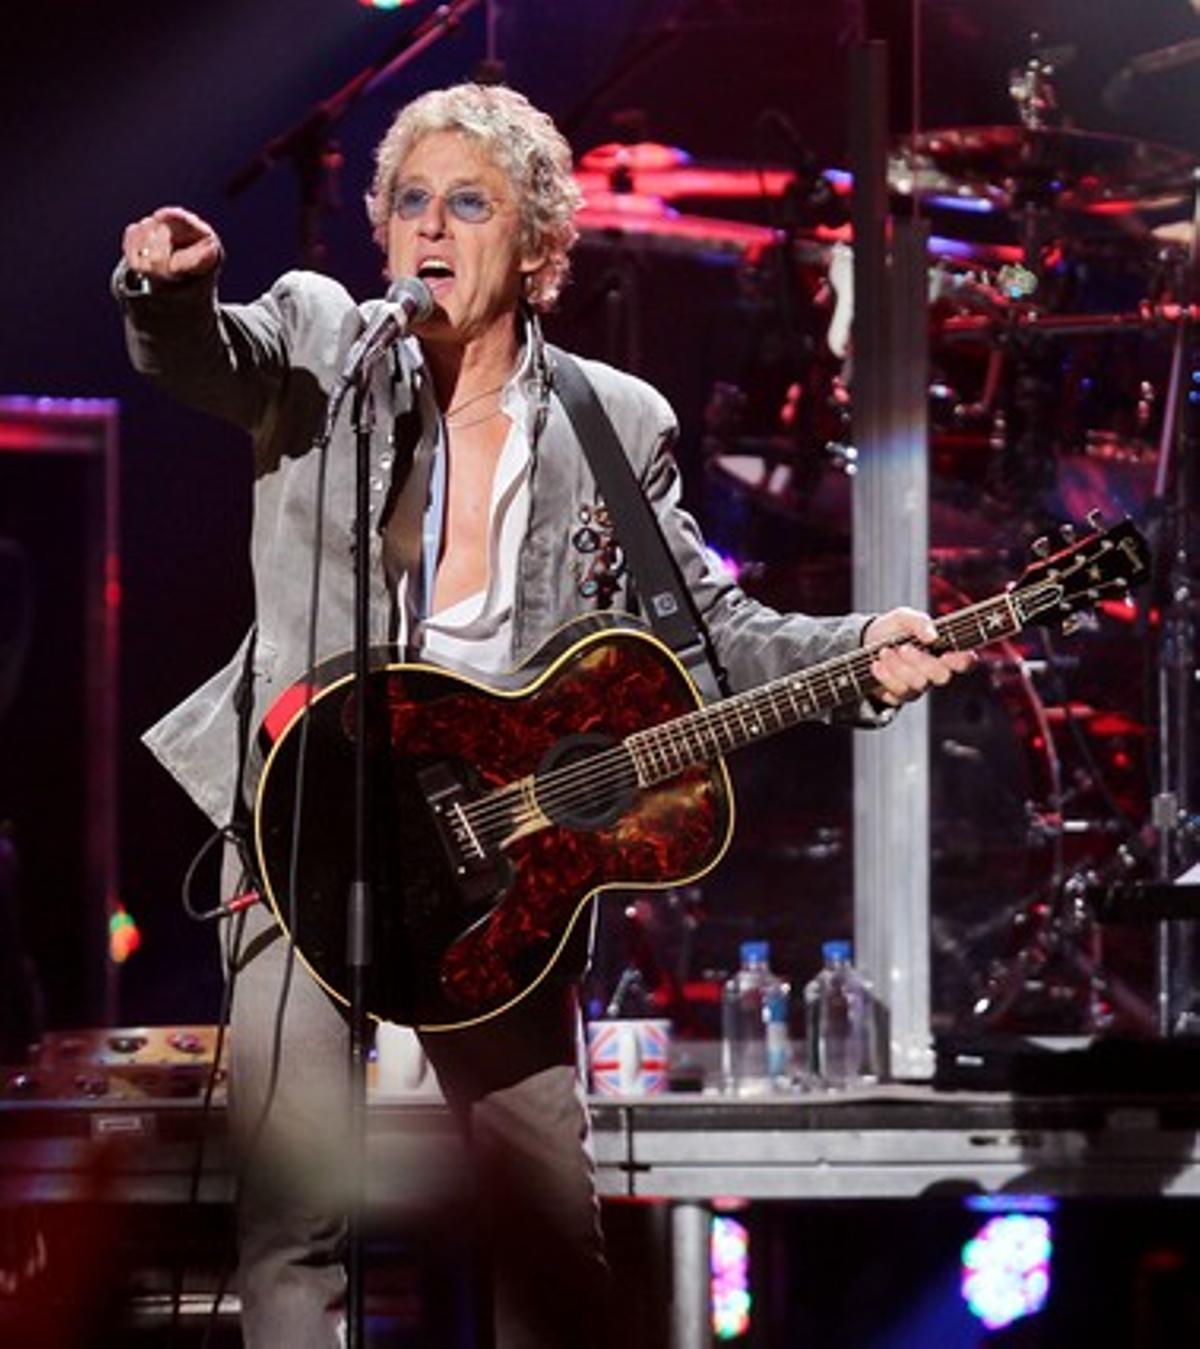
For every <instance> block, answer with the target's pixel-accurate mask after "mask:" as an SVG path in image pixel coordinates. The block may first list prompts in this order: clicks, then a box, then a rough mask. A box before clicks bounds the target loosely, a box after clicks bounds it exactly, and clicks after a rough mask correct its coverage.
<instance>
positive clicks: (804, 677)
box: [624, 592, 1024, 786]
mask: <svg viewBox="0 0 1200 1349" xmlns="http://www.w3.org/2000/svg"><path fill="white" fill-rule="evenodd" d="M934 626H935V627H936V629H937V634H938V635H937V640H936V642H934V643H933V644H932V645H931V647H930V648H929V649H930V650H932V651H934V652H941V651H970V650H973V649H974V648H975V647H978V646H984V645H985V644H987V643H988V642H997V641H1003V640H1004V639H1005V638H1006V637H1012V636H1014V635H1015V634H1016V633H1018V632H1020V631H1021V629H1022V627H1023V626H1024V622H1023V619H1022V617H1021V614H1020V611H1019V609H1018V606H1017V605H1016V603H1014V600H1013V597H1012V595H1011V594H1010V593H1009V592H1005V593H1003V594H1000V595H995V596H993V597H992V598H991V599H987V600H981V601H980V602H979V603H978V604H971V605H968V606H967V607H966V608H965V609H958V610H956V611H955V612H954V613H952V614H947V615H945V616H944V617H942V618H939V619H937V620H935V623H934ZM887 645H889V643H878V644H876V645H873V646H865V647H860V648H859V649H858V650H856V651H851V652H848V653H847V654H846V655H843V656H835V657H833V658H832V659H830V660H825V661H822V662H820V664H818V665H810V666H809V667H808V668H807V669H804V670H799V671H797V672H796V673H794V674H788V675H783V676H781V677H780V678H779V679H774V680H772V681H771V682H770V683H769V684H763V685H761V686H760V687H759V688H756V689H751V690H749V691H748V692H746V693H738V694H734V695H733V696H732V697H730V698H724V699H722V700H721V701H720V702H718V703H714V704H713V705H712V706H711V707H704V708H698V709H697V710H696V711H695V712H688V713H686V714H685V715H684V716H682V717H676V718H675V719H674V720H672V721H667V722H663V723H662V724H661V725H659V726H654V727H651V728H649V729H648V730H643V731H638V732H636V733H635V734H633V735H631V736H628V737H627V738H626V740H625V742H624V743H625V747H626V749H627V750H628V752H629V754H630V756H631V757H632V759H633V762H634V766H635V767H636V769H637V775H638V781H639V783H640V784H641V785H642V786H648V785H649V784H651V783H654V782H662V781H665V780H667V779H669V778H672V777H675V776H676V775H677V774H678V773H680V772H682V771H684V770H685V769H687V768H691V767H695V766H698V765H700V764H704V763H709V762H711V761H712V760H713V759H715V758H717V757H718V756H720V755H722V754H728V753H731V752H732V751H733V750H735V749H741V747H742V746H743V745H750V744H754V743H755V742H757V741H760V740H765V739H767V738H768V737H769V736H772V735H777V734H778V733H779V732H780V731H786V730H788V729H789V728H790V727H792V726H796V725H798V724H799V723H800V722H802V721H813V720H815V719H816V718H818V717H821V716H823V715H825V714H826V713H828V712H832V711H834V710H835V709H836V708H839V707H846V706H849V705H851V704H854V703H857V702H860V701H861V700H862V699H863V698H869V697H870V696H871V695H873V694H875V693H878V692H879V691H880V685H879V682H878V680H876V679H875V677H874V676H873V675H872V674H871V665H872V663H873V662H874V660H875V657H876V656H877V655H878V654H879V652H880V651H882V650H883V649H884V647H885V646H887Z"/></svg>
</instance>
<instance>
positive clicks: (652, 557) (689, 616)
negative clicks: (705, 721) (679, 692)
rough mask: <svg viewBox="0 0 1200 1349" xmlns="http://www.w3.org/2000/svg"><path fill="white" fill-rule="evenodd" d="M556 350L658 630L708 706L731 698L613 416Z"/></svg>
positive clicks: (583, 438)
mask: <svg viewBox="0 0 1200 1349" xmlns="http://www.w3.org/2000/svg"><path fill="white" fill-rule="evenodd" d="M548 350H549V352H550V354H551V356H552V358H553V381H554V392H555V393H556V394H557V395H558V400H559V402H560V403H561V404H562V405H563V408H564V410H565V411H566V414H567V416H568V417H569V418H570V419H571V425H572V426H573V427H574V428H575V434H576V436H577V437H578V438H579V443H580V444H581V445H582V446H583V452H584V454H585V455H586V456H587V460H588V464H589V465H590V467H591V470H592V475H593V476H594V477H595V479H596V484H597V486H598V487H599V488H600V494H601V496H603V498H604V500H605V502H606V503H607V505H608V508H609V510H610V511H611V512H612V516H613V522H614V524H615V526H616V532H617V537H618V538H619V539H620V540H621V546H622V548H623V549H624V550H625V554H626V556H627V557H628V559H629V566H630V569H631V571H632V572H633V575H634V577H635V578H636V580H637V584H638V590H639V591H640V593H641V595H642V596H643V598H644V601H645V608H646V614H647V617H648V618H649V620H650V626H651V627H652V628H653V629H654V632H655V635H656V636H657V637H658V638H659V639H660V640H661V641H662V642H664V643H665V644H666V645H667V646H669V647H670V648H671V650H672V651H673V652H674V653H675V655H676V656H677V657H678V659H679V661H680V662H681V664H682V665H683V666H684V668H685V669H686V670H687V671H688V673H689V674H690V675H691V676H692V678H693V680H694V681H695V683H696V686H697V687H698V688H699V690H700V692H701V694H702V695H703V696H704V700H705V702H714V701H716V700H718V699H720V698H723V697H726V696H727V695H728V693H729V688H728V683H727V680H726V677H725V671H724V669H723V668H722V667H721V664H720V662H719V661H718V660H717V656H716V652H715V650H714V649H713V644H712V638H711V637H710V635H709V632H708V629H707V628H706V627H705V625H704V621H703V620H702V619H701V617H700V613H699V611H698V610H697V608H696V602H695V600H694V599H693V598H692V596H691V594H690V592H689V591H688V588H687V586H686V585H684V583H683V576H682V575H681V574H680V571H679V564H678V563H677V562H676V560H675V556H674V554H673V553H672V552H671V550H670V549H669V548H668V547H667V541H666V539H664V538H663V533H662V527H661V526H660V525H659V523H658V518H657V517H656V516H655V514H654V512H653V510H651V508H650V503H649V502H648V501H647V500H646V496H645V493H644V492H643V491H642V489H641V487H640V485H639V484H638V481H637V479H636V478H635V477H634V474H633V469H632V467H631V466H630V463H629V456H628V455H627V454H626V453H625V450H624V448H623V446H622V445H621V442H620V440H619V439H618V438H617V433H616V430H615V429H614V427H613V424H612V421H611V420H610V419H609V416H608V413H607V412H605V410H604V408H603V406H602V405H601V402H600V399H599V398H598V397H597V396H596V391H595V389H593V388H592V385H591V381H590V380H589V379H588V377H587V376H586V375H585V374H584V373H583V369H582V367H581V366H580V364H579V362H578V361H576V360H575V358H574V357H573V356H570V355H568V353H567V352H565V351H563V350H561V348H559V347H554V346H551V347H549V348H548Z"/></svg>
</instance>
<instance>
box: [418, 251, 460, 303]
mask: <svg viewBox="0 0 1200 1349" xmlns="http://www.w3.org/2000/svg"><path fill="white" fill-rule="evenodd" d="M417 276H419V277H420V279H421V280H422V281H424V282H425V284H426V285H427V286H428V287H429V288H430V290H432V291H433V292H434V293H435V294H436V293H437V291H438V290H439V289H445V287H446V286H448V285H449V284H450V282H451V281H453V280H454V268H453V267H451V266H450V264H449V263H448V262H444V261H443V260H442V259H441V258H426V259H425V261H424V262H423V263H421V265H420V266H419V267H418V268H417Z"/></svg>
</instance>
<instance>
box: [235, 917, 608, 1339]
mask: <svg viewBox="0 0 1200 1349" xmlns="http://www.w3.org/2000/svg"><path fill="white" fill-rule="evenodd" d="M235 921H237V920H235ZM238 946H239V955H238V958H237V960H236V964H235V969H236V973H235V975H234V987H233V1005H232V1011H231V1038H230V1061H229V1091H230V1115H231V1121H232V1127H233V1130H234V1133H235V1137H237V1138H239V1139H241V1140H242V1141H243V1142H245V1141H246V1140H247V1139H248V1137H249V1136H250V1134H251V1133H252V1132H253V1131H254V1130H255V1129H256V1126H257V1125H258V1123H259V1121H260V1117H261V1116H262V1111H263V1105H264V1102H265V1101H266V1100H267V1097H268V1094H269V1093H271V1091H272V1079H273V1080H274V1086H273V1097H272V1100H271V1105H270V1109H269V1112H268V1113H267V1115H266V1122H265V1125H264V1126H263V1127H262V1131H261V1134H260V1135H259V1137H258V1139H257V1142H256V1144H255V1146H254V1150H253V1155H252V1156H250V1157H249V1159H248V1163H247V1165H246V1167H245V1171H244V1181H243V1190H242V1195H241V1202H240V1205H239V1212H238V1233H239V1263H238V1288H239V1293H240V1296H241V1299H242V1328H243V1335H244V1339H245V1343H246V1345H247V1346H248V1349H283V1347H284V1346H286V1347H287V1349H331V1347H332V1346H336V1345H340V1344H343V1343H344V1331H345V1327H344V1316H343V1311H344V1307H343V1303H344V1296H345V1273H344V1269H343V1265H342V1259H343V1255H344V1244H345V1233H346V1224H345V1219H344V1215H345V1212H346V1209H347V1200H348V1197H349V1195H350V1194H351V1193H352V1190H351V1188H350V1186H351V1178H350V1175H349V1173H348V1170H347V1156H348V1149H347V1138H348V1115H349V1112H348V1105H347V1102H348V1087H349V1069H348V1065H347V1056H348V1048H347V1044H348V1028H347V1022H346V1018H345V1015H344V1010H343V1008H342V1007H341V1006H340V1005H339V1004H338V1003H336V1002H335V1001H334V1000H333V999H332V998H330V997H329V996H328V995H327V994H326V992H325V991H324V990H323V989H322V988H321V987H320V986H319V985H318V984H317V983H316V982H315V980H313V979H312V978H311V976H310V975H309V974H308V972H307V971H306V970H305V968H304V966H303V965H302V964H301V963H300V962H299V961H298V960H293V961H292V962H291V963H292V969H291V974H290V978H289V976H288V975H287V965H288V963H289V962H288V960H287V952H288V943H287V941H286V940H285V939H284V937H283V935H282V933H281V931H280V929H279V928H278V926H277V925H276V924H275V922H274V920H273V918H272V916H271V914H270V912H269V911H268V910H266V909H265V908H264V907H262V906H258V907H256V908H254V909H252V910H250V911H249V913H248V914H246V915H245V927H244V930H243V931H242V932H241V934H240V940H239V942H238ZM285 979H286V980H287V981H288V984H289V986H288V989H287V997H286V1003H285V1012H284V1017H283V1021H282V1034H281V1035H280V1036H279V1037H278V1040H279V1043H278V1052H276V1044H275V1041H276V1035H275V1026H276V1019H277V1009H278V1007H279V1005H280V996H281V990H282V987H283V984H284V982H285ZM543 989H544V991H542V990H543ZM422 1042H423V1044H424V1046H425V1050H426V1053H427V1054H428V1056H429V1059H430V1062H431V1063H432V1065H433V1068H434V1070H435V1072H436V1073H437V1075H438V1079H439V1082H440V1084H441V1086H442V1090H443V1092H444V1093H445V1095H446V1098H447V1100H448V1101H449V1102H450V1104H451V1107H452V1108H453V1110H454V1112H455V1115H456V1117H457V1119H458V1120H459V1123H460V1125H461V1126H462V1129H463V1132H464V1135H465V1136H466V1138H467V1140H468V1145H469V1148H470V1152H471V1157H472V1159H473V1162H474V1171H475V1177H476V1184H477V1192H478V1196H479V1199H478V1204H477V1207H478V1214H477V1220H478V1221H477V1231H476V1235H477V1236H478V1238H479V1246H480V1248H481V1249H482V1251H483V1252H484V1253H485V1261H484V1263H485V1264H488V1263H490V1268H491V1275H492V1286H493V1302H494V1308H495V1315H494V1333H495V1340H494V1343H495V1345H496V1347H497V1349H560V1347H561V1349H568V1347H569V1349H575V1346H586V1345H595V1346H601V1345H604V1344H606V1343H608V1342H609V1336H608V1333H607V1330H606V1327H605V1317H606V1314H607V1308H608V1304H609V1296H608V1267H607V1264H606V1261H605V1257H604V1249H603V1239H602V1236H601V1231H600V1222H599V1204H598V1200H597V1197H596V1191H595V1165H594V1160H593V1156H592V1148H591V1135H590V1125H589V1117H588V1111H587V1102H586V1097H585V1094H584V1091H583V1087H582V1082H581V1076H580V1072H579V1066H578V1010H577V1004H576V1002H575V997H574V992H573V990H572V989H571V988H570V987H568V986H565V985H563V984H561V983H558V984H551V981H550V980H547V981H545V983H544V984H543V985H542V986H541V988H540V989H539V990H538V991H536V992H535V993H534V994H533V995H531V996H530V997H529V998H527V999H526V1000H525V1001H524V1002H523V1003H521V1004H519V1005H518V1006H517V1007H516V1008H514V1009H512V1010H511V1011H510V1012H509V1013H506V1014H505V1015H504V1016H503V1017H501V1018H498V1019H497V1020H495V1021H494V1022H486V1023H484V1024H483V1025H482V1026H481V1027H477V1028H472V1029H470V1030H467V1031H459V1032H451V1033H439V1034H436V1035H426V1036H424V1037H423V1041H422ZM273 1065H274V1067H275V1069H276V1070H275V1071H274V1072H273ZM491 1342H492V1341H491V1340H490V1338H489V1335H488V1332H487V1328H486V1327H482V1328H481V1330H480V1334H479V1335H478V1336H477V1343H478V1344H479V1345H480V1346H481V1349H482V1346H486V1345H488V1344H489V1343H491Z"/></svg>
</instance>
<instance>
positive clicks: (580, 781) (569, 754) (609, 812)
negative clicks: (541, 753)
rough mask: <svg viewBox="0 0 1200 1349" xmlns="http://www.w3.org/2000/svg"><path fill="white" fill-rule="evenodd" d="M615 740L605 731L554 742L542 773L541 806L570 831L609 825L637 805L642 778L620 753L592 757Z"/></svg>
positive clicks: (539, 780) (610, 747)
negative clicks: (636, 792) (639, 781)
mask: <svg viewBox="0 0 1200 1349" xmlns="http://www.w3.org/2000/svg"><path fill="white" fill-rule="evenodd" d="M615 747H616V741H614V740H612V739H611V738H610V737H609V736H605V735H595V734H591V735H568V736H564V737H563V738H562V739H561V740H559V741H558V742H557V743H556V744H554V745H553V746H552V747H551V749H550V751H549V753H547V755H546V757H545V758H544V759H543V760H542V763H541V766H540V767H539V769H538V772H537V780H536V791H537V800H538V805H539V806H540V807H541V809H542V810H543V811H544V812H545V814H546V815H547V816H548V817H549V818H550V819H551V820H553V822H554V823H555V824H561V825H565V826H566V827H567V828H568V829H605V828H607V827H608V826H609V825H610V824H615V823H616V822H617V820H619V819H620V818H621V816H622V815H623V814H624V813H625V812H626V811H627V810H628V809H629V807H630V806H631V805H632V804H633V798H634V793H635V791H636V789H637V777H636V774H635V772H634V768H633V763H632V761H631V760H630V759H629V757H628V755H626V754H624V753H623V752H621V751H618V752H617V753H616V754H612V755H608V756H606V757H605V758H604V759H603V760H600V761H597V762H596V763H595V764H592V763H590V761H591V760H594V759H597V756H599V755H601V754H603V753H604V751H606V750H613V749H614V748H615Z"/></svg>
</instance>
